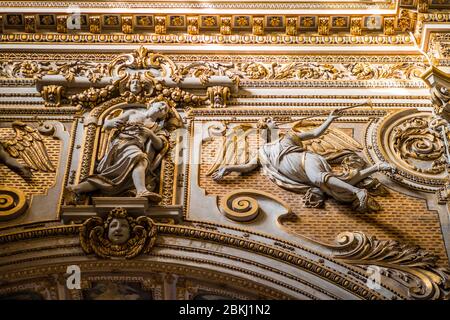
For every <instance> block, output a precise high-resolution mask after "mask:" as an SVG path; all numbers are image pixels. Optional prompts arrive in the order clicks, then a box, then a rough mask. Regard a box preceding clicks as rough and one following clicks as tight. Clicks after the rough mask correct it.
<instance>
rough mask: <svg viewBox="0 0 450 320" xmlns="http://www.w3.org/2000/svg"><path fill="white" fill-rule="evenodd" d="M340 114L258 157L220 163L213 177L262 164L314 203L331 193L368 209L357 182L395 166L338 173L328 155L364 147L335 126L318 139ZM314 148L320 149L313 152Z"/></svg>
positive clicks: (274, 177)
mask: <svg viewBox="0 0 450 320" xmlns="http://www.w3.org/2000/svg"><path fill="white" fill-rule="evenodd" d="M337 117H338V116H337V115H336V114H333V113H331V114H330V116H329V117H328V119H327V120H326V121H325V122H323V123H322V124H321V125H320V126H319V127H317V128H314V129H312V130H310V131H306V132H297V131H296V130H293V129H291V130H289V131H288V132H287V134H285V135H284V136H283V137H282V138H280V139H278V140H276V141H275V142H271V143H266V144H264V145H263V146H262V147H261V148H260V149H259V152H258V156H257V157H255V158H253V159H252V160H250V162H248V163H247V164H243V165H223V166H220V168H219V169H218V170H216V171H215V172H214V173H213V174H212V177H213V179H214V180H215V181H220V180H221V179H223V177H224V176H225V175H228V174H230V173H231V172H241V173H245V172H250V171H252V170H254V169H256V168H257V167H259V166H261V167H262V169H263V172H264V173H265V174H266V176H268V177H269V179H270V180H272V181H273V182H275V183H276V184H277V185H278V186H280V187H282V188H284V189H287V190H290V191H293V192H297V193H303V194H305V193H306V194H307V196H308V198H309V199H310V201H311V202H313V203H314V202H315V203H316V204H322V203H323V196H324V194H327V195H329V196H331V197H333V198H334V199H336V200H338V201H340V202H352V203H353V204H354V206H355V209H356V210H358V211H365V210H367V201H368V193H367V190H365V189H361V188H358V187H356V186H355V185H356V184H357V183H358V182H360V181H362V180H364V179H366V178H367V177H369V176H370V175H371V174H373V173H375V172H376V171H380V170H391V169H392V167H391V166H390V165H389V164H387V163H380V164H378V165H374V166H371V167H369V168H365V169H362V168H361V170H359V169H360V168H358V169H357V170H352V172H351V173H349V174H346V175H338V174H336V173H334V172H333V171H332V169H331V166H330V164H329V163H328V161H327V159H326V157H327V158H328V159H330V160H332V159H337V158H341V157H342V156H345V155H349V154H352V153H354V152H355V151H359V149H360V148H361V146H360V145H359V144H358V143H357V142H356V141H354V140H353V139H349V137H345V134H344V133H342V132H340V131H338V130H333V129H329V130H328V132H327V133H326V134H325V136H326V135H328V140H329V141H327V137H324V138H322V139H321V140H318V138H319V137H320V136H321V135H323V134H324V133H325V132H326V131H327V129H328V127H329V126H330V124H331V122H332V121H333V120H334V119H335V118H337ZM294 129H295V128H294ZM314 149H316V150H317V151H316V152H314V151H312V150H314ZM319 153H322V154H323V155H321V154H319ZM216 167H217V165H216ZM210 171H211V170H210ZM313 206H314V205H313Z"/></svg>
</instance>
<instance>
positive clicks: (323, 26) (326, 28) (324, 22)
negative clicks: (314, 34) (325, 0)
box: [317, 17, 330, 36]
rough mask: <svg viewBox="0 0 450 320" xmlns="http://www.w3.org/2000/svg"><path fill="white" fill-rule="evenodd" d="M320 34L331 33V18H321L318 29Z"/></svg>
mask: <svg viewBox="0 0 450 320" xmlns="http://www.w3.org/2000/svg"><path fill="white" fill-rule="evenodd" d="M317 31H318V32H319V34H320V35H322V36H326V35H328V34H329V33H330V18H329V17H322V18H319V25H318V30H317Z"/></svg>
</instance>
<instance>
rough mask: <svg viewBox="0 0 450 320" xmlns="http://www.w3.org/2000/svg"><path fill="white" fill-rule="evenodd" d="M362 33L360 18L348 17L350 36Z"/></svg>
mask: <svg viewBox="0 0 450 320" xmlns="http://www.w3.org/2000/svg"><path fill="white" fill-rule="evenodd" d="M361 33H362V18H361V17H355V18H351V19H350V34H351V35H352V36H360V35H361Z"/></svg>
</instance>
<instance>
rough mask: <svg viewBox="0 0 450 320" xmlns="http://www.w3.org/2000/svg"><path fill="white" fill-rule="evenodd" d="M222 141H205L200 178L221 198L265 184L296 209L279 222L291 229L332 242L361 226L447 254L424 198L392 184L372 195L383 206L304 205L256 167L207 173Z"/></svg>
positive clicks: (384, 236) (254, 140) (434, 216)
mask: <svg viewBox="0 0 450 320" xmlns="http://www.w3.org/2000/svg"><path fill="white" fill-rule="evenodd" d="M249 141H250V144H251V145H252V148H251V149H252V150H253V151H254V150H255V149H256V145H257V141H258V139H257V137H256V135H253V136H251V137H250V139H249ZM220 143H221V141H220V140H214V141H210V142H206V143H204V145H203V150H202V165H201V166H200V179H199V184H200V187H201V188H203V189H204V190H206V193H207V194H211V195H217V196H219V200H220V196H221V195H224V194H226V193H228V192H230V191H232V190H236V189H243V188H251V189H257V190H264V191H266V192H269V193H271V194H273V195H276V196H277V197H279V198H281V199H283V200H284V201H286V202H287V203H288V204H289V205H290V207H291V208H292V210H293V211H294V213H295V218H294V219H290V220H284V221H283V226H284V227H285V228H286V229H287V230H289V231H290V232H293V233H296V234H301V235H303V236H306V237H308V238H311V239H314V240H317V241H321V242H326V243H334V239H335V237H336V235H337V234H338V233H340V232H344V231H362V232H365V233H367V234H368V235H374V236H377V238H378V239H393V240H397V241H400V242H402V243H409V244H413V245H419V246H420V247H422V248H424V249H426V250H429V251H431V252H433V253H434V254H437V255H438V256H439V257H441V259H440V262H441V264H443V265H446V262H445V261H446V260H447V255H446V251H445V247H444V242H443V238H442V234H441V228H440V224H439V217H438V213H437V212H435V211H429V210H427V207H426V203H425V201H424V200H422V199H417V198H414V197H410V196H407V195H404V194H400V193H397V192H395V191H392V190H391V191H390V194H389V195H388V196H387V197H377V198H376V199H377V201H378V202H379V203H380V204H381V206H382V208H383V210H382V211H381V212H377V213H370V214H367V213H364V214H361V213H355V212H354V211H352V210H351V208H350V206H347V205H345V204H340V203H337V202H336V201H334V199H327V201H326V204H325V208H324V209H313V208H305V207H303V202H302V197H301V195H298V194H296V193H293V192H289V191H285V190H283V189H281V188H280V187H278V186H277V185H275V184H274V183H273V182H271V181H270V180H269V179H268V178H266V177H265V176H263V175H262V174H261V172H259V171H255V172H252V173H249V174H244V175H242V176H239V175H238V174H236V173H233V174H231V175H230V176H228V177H226V178H225V180H224V181H222V182H220V183H215V182H214V181H213V180H212V179H211V177H207V176H206V172H207V171H208V168H209V167H210V164H211V163H212V161H213V159H214V158H215V153H216V150H218V148H219V146H220Z"/></svg>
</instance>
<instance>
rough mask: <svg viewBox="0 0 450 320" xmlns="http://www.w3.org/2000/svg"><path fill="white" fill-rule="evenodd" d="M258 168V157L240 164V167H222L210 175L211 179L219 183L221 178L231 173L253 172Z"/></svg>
mask: <svg viewBox="0 0 450 320" xmlns="http://www.w3.org/2000/svg"><path fill="white" fill-rule="evenodd" d="M258 167H259V158H258V156H255V157H254V158H253V159H251V160H250V161H249V162H248V163H246V164H240V165H230V166H223V167H221V168H220V169H219V170H217V171H216V172H214V173H213V174H212V178H213V180H215V181H220V180H222V178H223V177H224V176H226V175H229V174H230V173H232V172H240V173H247V172H250V171H253V170H255V169H256V168H258Z"/></svg>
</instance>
